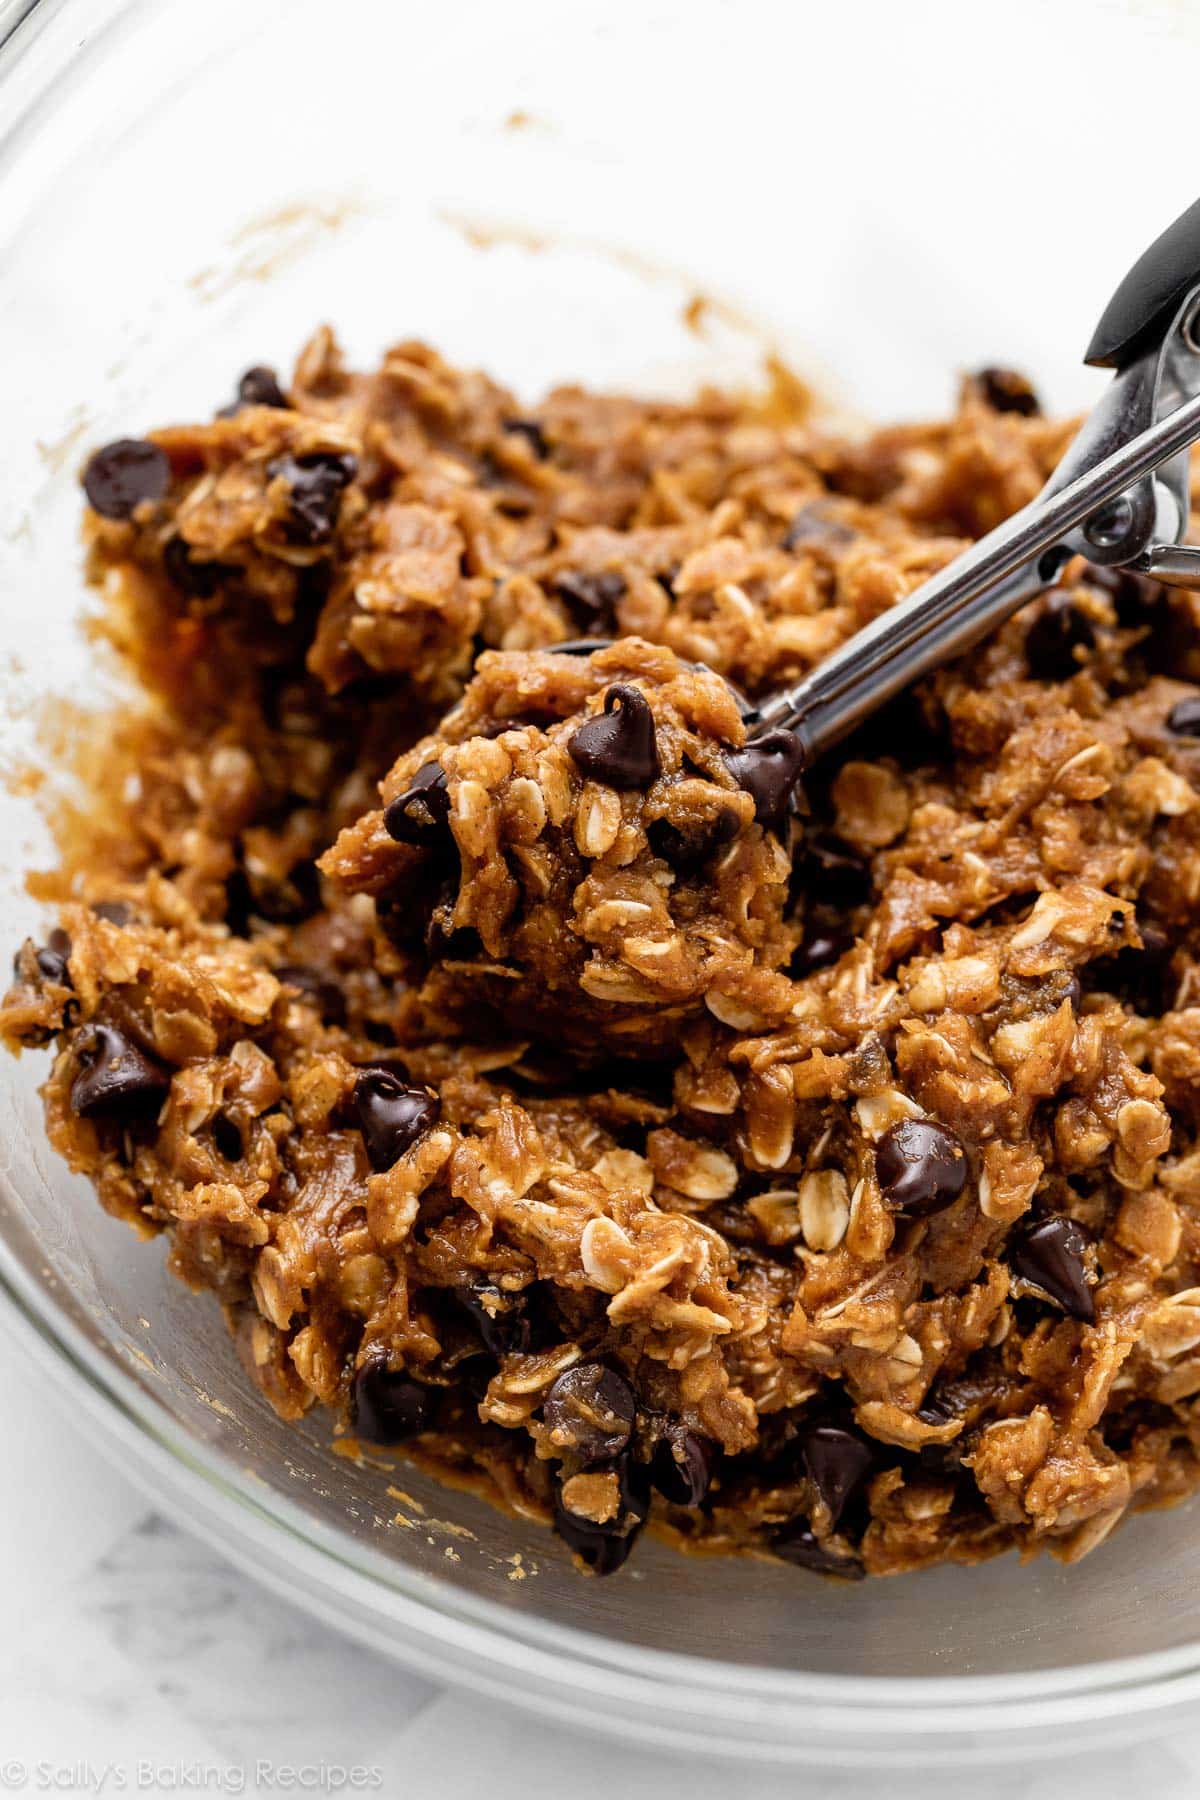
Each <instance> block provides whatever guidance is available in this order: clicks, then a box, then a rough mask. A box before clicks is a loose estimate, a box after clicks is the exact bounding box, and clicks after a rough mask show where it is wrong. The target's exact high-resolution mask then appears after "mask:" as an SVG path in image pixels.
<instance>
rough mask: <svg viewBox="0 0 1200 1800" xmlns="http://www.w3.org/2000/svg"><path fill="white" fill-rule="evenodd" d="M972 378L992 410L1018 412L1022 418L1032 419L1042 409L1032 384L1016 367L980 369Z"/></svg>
mask: <svg viewBox="0 0 1200 1800" xmlns="http://www.w3.org/2000/svg"><path fill="white" fill-rule="evenodd" d="M974 380H975V385H976V387H977V388H978V390H979V392H980V395H981V396H982V398H983V400H984V401H985V402H986V404H987V405H988V406H990V407H991V409H992V411H993V412H999V413H1020V414H1021V416H1022V417H1023V418H1026V419H1032V418H1036V417H1037V416H1038V414H1039V413H1040V412H1041V410H1042V408H1041V403H1040V401H1039V400H1038V397H1037V394H1036V393H1035V392H1034V390H1033V388H1032V386H1031V385H1030V383H1029V382H1028V381H1027V380H1026V378H1025V376H1024V375H1020V374H1018V373H1017V371H1016V369H1000V368H992V369H980V371H979V373H978V374H977V375H976V376H975V377H974Z"/></svg>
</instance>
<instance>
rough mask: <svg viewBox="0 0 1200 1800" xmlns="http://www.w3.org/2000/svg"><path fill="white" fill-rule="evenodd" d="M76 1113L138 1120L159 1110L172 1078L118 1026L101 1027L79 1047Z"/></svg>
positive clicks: (73, 1103)
mask: <svg viewBox="0 0 1200 1800" xmlns="http://www.w3.org/2000/svg"><path fill="white" fill-rule="evenodd" d="M78 1056H79V1065H80V1066H79V1072H78V1074H77V1075H76V1076H75V1079H74V1081H73V1082H72V1083H71V1111H72V1112H73V1113H74V1114H75V1115H76V1117H77V1118H80V1119H118V1120H125V1119H132V1118H137V1117H140V1116H144V1115H145V1114H147V1113H156V1112H157V1111H158V1109H159V1107H160V1106H161V1105H162V1103H163V1100H164V1099H165V1098H166V1094H167V1090H168V1088H169V1087H170V1085H171V1077H170V1074H169V1072H168V1070H166V1069H165V1068H164V1067H163V1065H162V1064H161V1063H160V1062H158V1061H156V1060H155V1058H154V1057H152V1056H148V1055H147V1054H146V1052H145V1051H144V1050H143V1049H142V1048H141V1046H140V1045H138V1044H135V1043H133V1042H132V1041H131V1040H130V1039H129V1038H127V1037H126V1036H125V1034H124V1032H121V1031H118V1030H117V1029H116V1027H115V1026H113V1025H96V1026H94V1027H93V1028H92V1030H91V1032H90V1033H89V1035H88V1037H87V1040H86V1041H85V1043H84V1044H82V1045H81V1046H80V1048H79V1051H78Z"/></svg>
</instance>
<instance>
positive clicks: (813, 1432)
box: [799, 1425, 875, 1531]
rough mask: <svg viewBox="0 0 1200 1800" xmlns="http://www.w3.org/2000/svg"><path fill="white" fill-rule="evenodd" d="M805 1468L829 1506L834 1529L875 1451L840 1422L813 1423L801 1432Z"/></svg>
mask: <svg viewBox="0 0 1200 1800" xmlns="http://www.w3.org/2000/svg"><path fill="white" fill-rule="evenodd" d="M799 1442H800V1455H801V1457H802V1459H803V1462H804V1468H805V1472H806V1474H807V1475H808V1479H809V1480H810V1481H811V1482H812V1484H813V1486H814V1488H815V1489H816V1490H817V1493H818V1494H819V1495H820V1497H821V1499H822V1500H823V1501H824V1502H825V1505H826V1506H827V1507H828V1508H829V1519H830V1526H831V1528H832V1529H833V1530H834V1531H836V1530H837V1528H838V1525H839V1523H840V1522H841V1519H842V1515H843V1514H844V1513H845V1510H846V1507H847V1506H848V1505H849V1503H850V1500H851V1498H852V1496H853V1495H854V1493H855V1490H856V1489H857V1488H859V1487H860V1486H861V1485H862V1483H863V1482H864V1481H865V1480H866V1477H867V1475H868V1474H869V1473H870V1471H871V1467H872V1465H873V1464H874V1461H875V1452H874V1451H873V1450H872V1449H871V1446H870V1445H869V1444H868V1443H867V1442H866V1440H865V1439H864V1438H861V1437H859V1435H858V1433H857V1432H854V1431H848V1430H846V1429H845V1428H844V1427H843V1426H841V1425H812V1426H809V1427H808V1429H807V1430H804V1431H802V1432H801V1433H800V1440H799Z"/></svg>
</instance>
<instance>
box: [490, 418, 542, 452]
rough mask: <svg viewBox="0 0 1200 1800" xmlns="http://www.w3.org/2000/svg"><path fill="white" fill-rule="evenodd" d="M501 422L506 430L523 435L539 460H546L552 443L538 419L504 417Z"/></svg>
mask: <svg viewBox="0 0 1200 1800" xmlns="http://www.w3.org/2000/svg"><path fill="white" fill-rule="evenodd" d="M501 424H502V426H503V429H504V430H505V431H508V432H512V433H513V434H514V435H515V436H517V437H523V438H524V439H525V440H526V442H527V443H528V445H529V448H530V449H531V450H532V451H533V454H534V455H535V456H536V457H537V459H538V461H539V462H545V460H546V458H547V457H548V456H549V454H550V445H549V442H548V440H547V438H546V434H545V432H544V431H543V430H542V428H541V426H540V425H539V424H538V422H537V420H536V419H503V420H502V421H501Z"/></svg>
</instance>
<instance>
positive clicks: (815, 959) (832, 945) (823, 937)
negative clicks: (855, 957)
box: [788, 927, 854, 981]
mask: <svg viewBox="0 0 1200 1800" xmlns="http://www.w3.org/2000/svg"><path fill="white" fill-rule="evenodd" d="M853 947H854V939H853V938H852V937H851V936H850V934H849V933H848V932H845V931H837V930H834V929H830V930H828V931H826V930H822V929H821V928H820V927H818V928H817V929H815V930H814V931H813V932H812V935H811V936H808V935H806V936H805V939H804V942H803V943H802V944H801V945H800V948H799V949H798V950H797V951H796V953H795V955H794V956H793V957H792V960H791V963H790V964H789V965H788V973H789V974H790V975H792V976H793V977H794V978H795V979H796V980H798V981H800V980H803V978H804V977H805V976H806V975H815V974H816V972H817V970H818V969H829V968H832V967H833V965H834V963H836V962H840V961H841V960H842V957H843V956H845V954H846V952H847V950H851V949H853Z"/></svg>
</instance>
